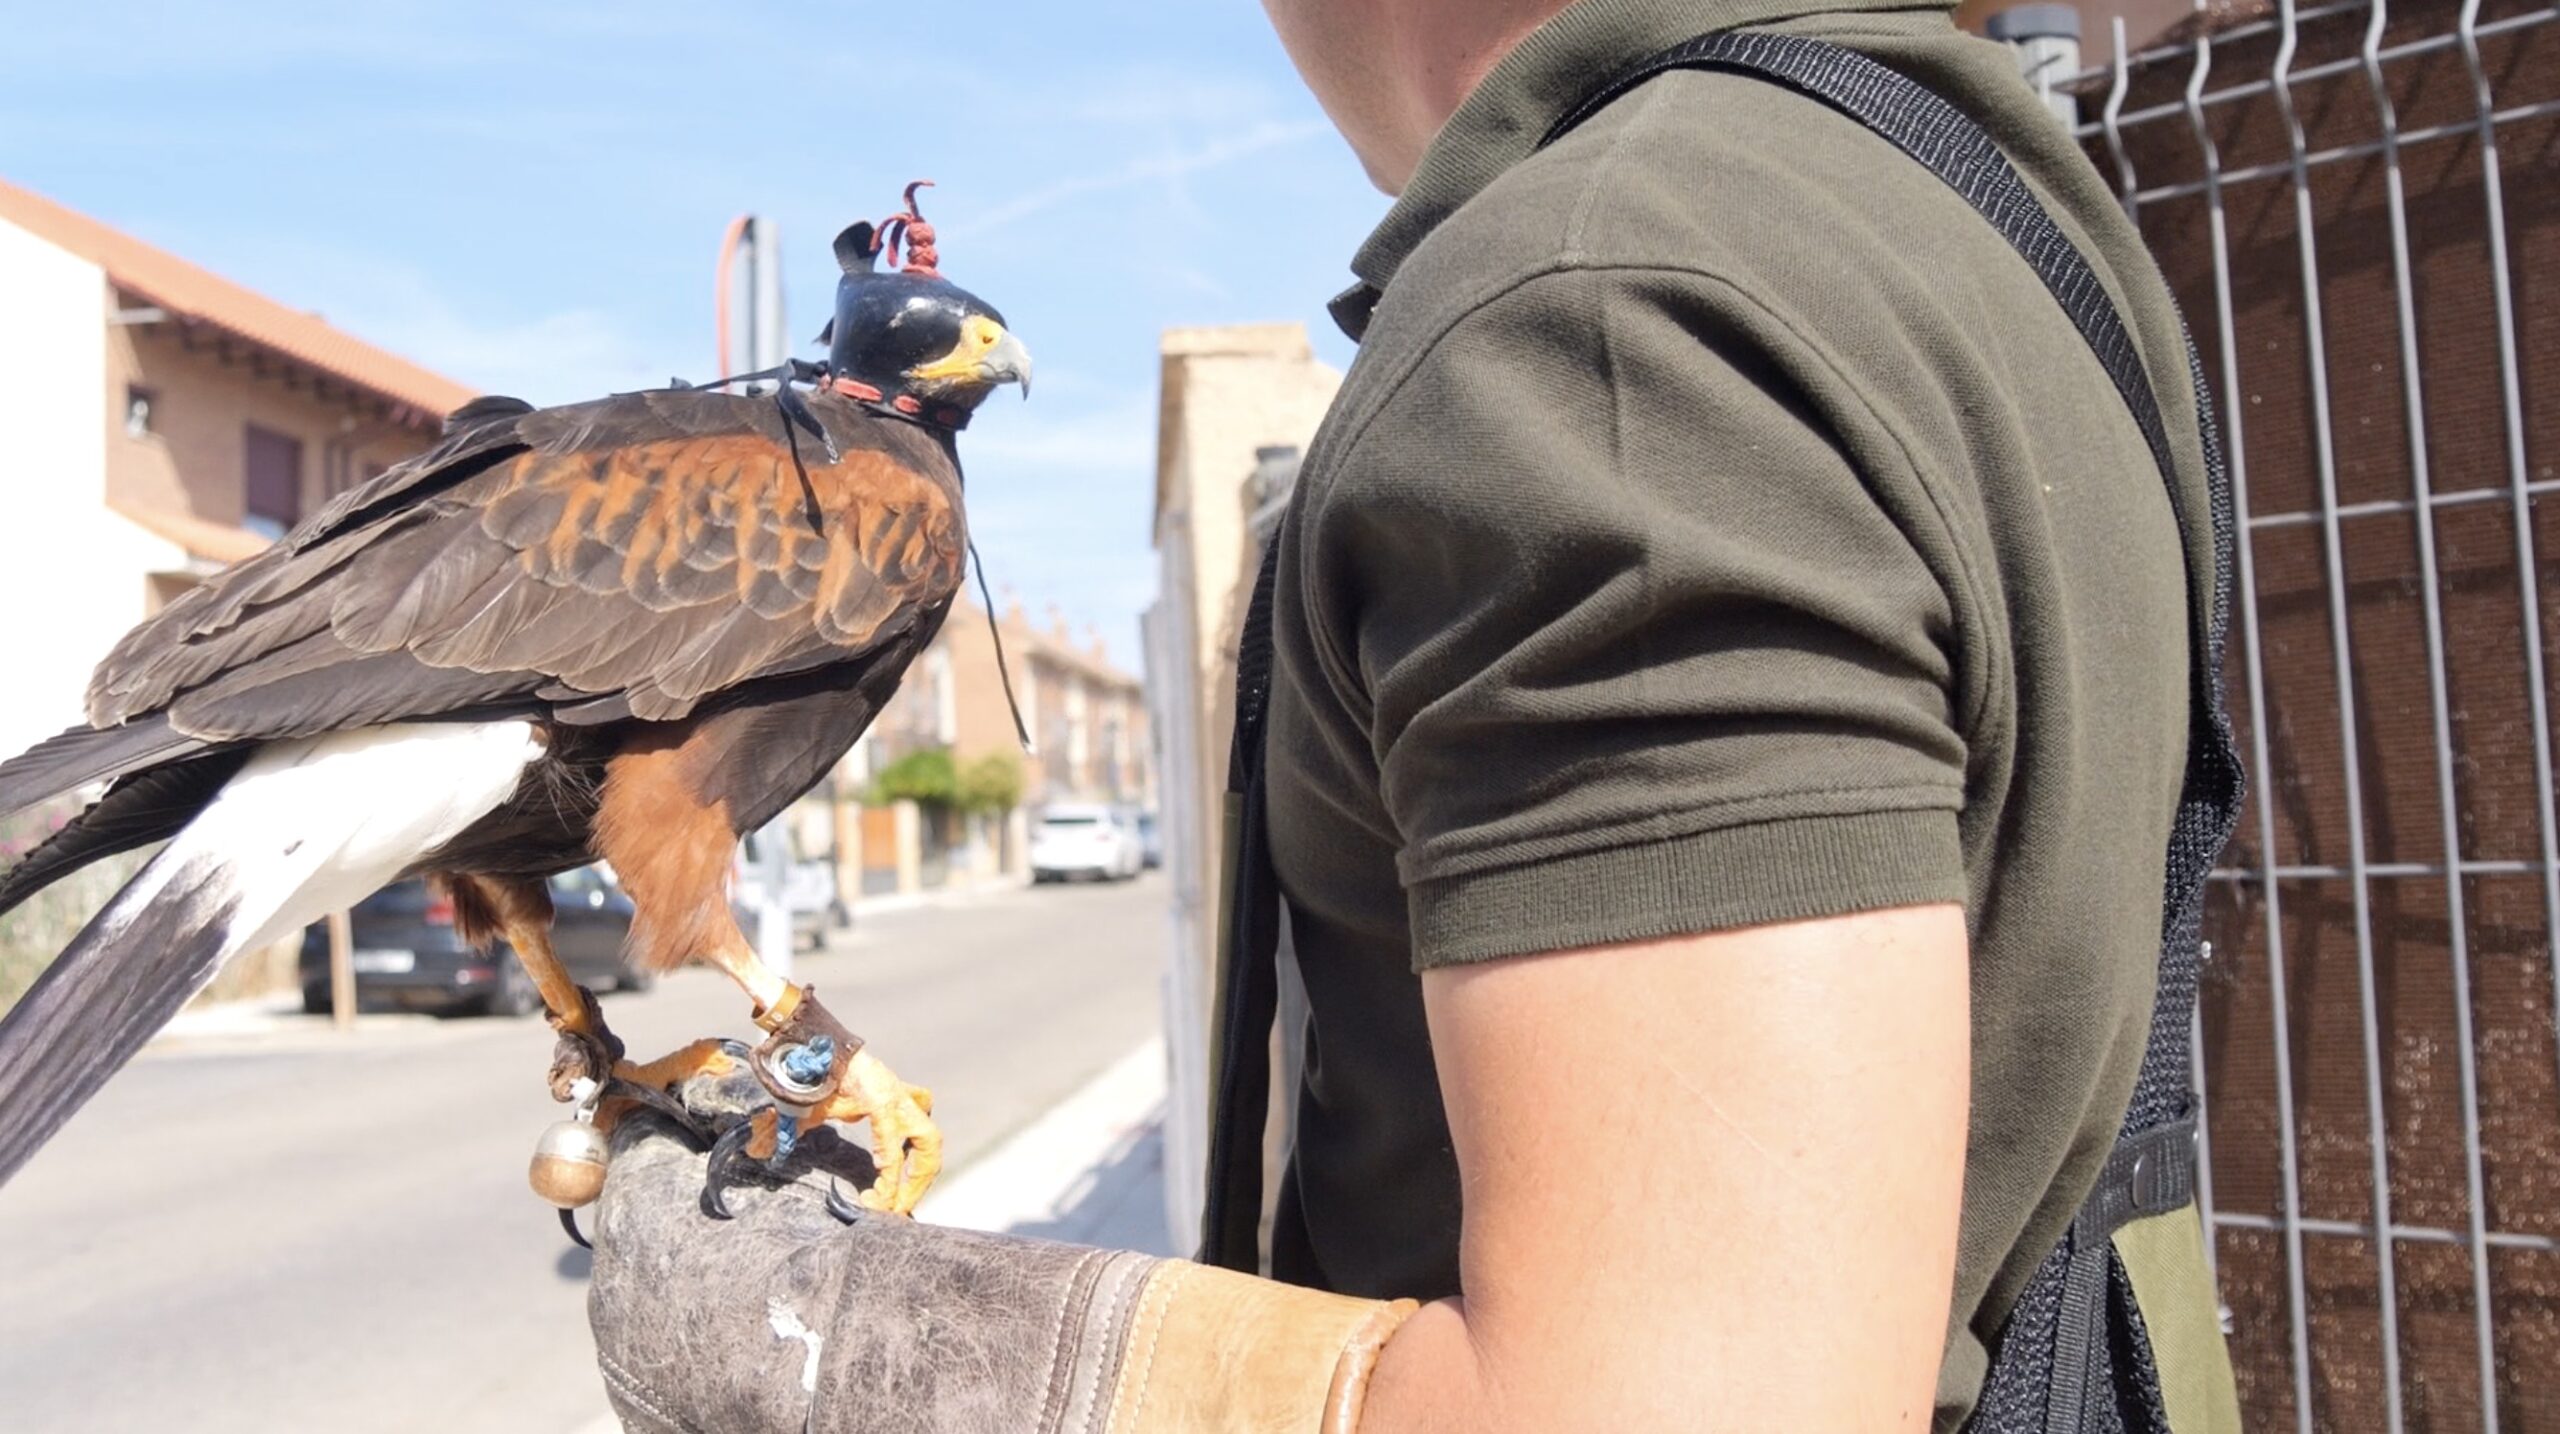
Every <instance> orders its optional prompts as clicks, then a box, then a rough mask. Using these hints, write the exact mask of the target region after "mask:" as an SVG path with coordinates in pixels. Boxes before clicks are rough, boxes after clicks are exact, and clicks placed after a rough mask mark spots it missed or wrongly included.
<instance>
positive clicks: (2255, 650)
mask: <svg viewBox="0 0 2560 1434" xmlns="http://www.w3.org/2000/svg"><path fill="white" fill-rule="evenodd" d="M2195 9H2196V16H2197V19H2198V20H2199V22H2208V17H2207V14H2206V11H2205V0H2196V7H2195ZM2212 73H2213V32H2212V29H2211V26H2210V24H2209V23H2199V25H2198V27H2197V30H2196V42H2195V65H2194V67H2193V68H2192V69H2190V70H2189V71H2188V73H2187V88H2186V111H2187V124H2188V127H2189V128H2191V129H2192V130H2193V131H2194V132H2195V140H2196V148H2197V150H2198V152H2199V153H2200V154H2201V155H2202V157H2203V160H2204V195H2205V217H2206V223H2207V232H2208V233H2209V234H2210V236H2211V238H2212V241H2213V244H2212V247H2213V316H2214V330H2215V335H2216V337H2217V338H2218V339H2219V341H2220V345H2221V350H2222V352H2221V361H2220V366H2221V369H2222V394H2221V401H2222V426H2223V432H2224V433H2225V434H2226V435H2228V442H2227V445H2226V447H2227V452H2226V453H2225V455H2224V456H2225V459H2226V461H2227V462H2228V463H2229V465H2230V469H2231V497H2232V503H2233V505H2234V508H2235V512H2234V521H2233V526H2234V527H2235V528H2236V529H2237V532H2236V533H2235V535H2234V536H2235V547H2236V552H2237V558H2238V564H2239V572H2238V573H2237V574H2235V575H2234V576H2235V577H2236V579H2237V581H2236V582H2235V583H2234V584H2233V586H2234V589H2235V594H2234V595H2235V596H2236V597H2237V598H2238V599H2239V603H2240V632H2241V636H2242V638H2243V640H2244V641H2245V642H2246V644H2247V646H2248V653H2249V659H2248V668H2247V681H2248V687H2249V765H2250V768H2251V770H2253V771H2255V772H2257V773H2258V774H2259V781H2260V782H2261V784H2263V783H2264V782H2265V780H2266V773H2267V771H2268V765H2267V679H2266V662H2265V657H2266V647H2265V645H2264V639H2263V637H2262V636H2261V634H2260V632H2259V629H2258V582H2257V566H2256V559H2255V558H2254V556H2253V553H2254V551H2255V548H2256V539H2255V538H2254V537H2253V536H2252V535H2251V533H2250V529H2249V457H2248V453H2249V446H2248V443H2247V442H2246V441H2245V440H2246V434H2245V432H2244V430H2243V425H2242V418H2243V411H2242V407H2241V403H2240V348H2239V339H2238V336H2237V333H2236V326H2235V325H2234V323H2233V320H2232V310H2231V234H2230V224H2229V219H2228V215H2227V213H2226V211H2225V210H2224V208H2223V204H2222V151H2221V148H2220V147H2219V146H2217V145H2216V144H2215V143H2214V142H2213V130H2212V127H2211V126H2210V125H2209V124H2208V123H2207V122H2206V120H2205V112H2204V86H2205V81H2206V79H2207V78H2208V77H2210V76H2211V75H2212ZM2250 805H2251V806H2253V807H2255V808H2256V810H2257V818H2258V821H2257V827H2258V831H2257V835H2258V871H2257V881H2258V892H2259V896H2260V898H2261V900H2262V901H2263V902H2264V909H2265V912H2266V940H2267V997H2268V1004H2269V1006H2270V1007H2271V1008H2272V1014H2273V1020H2272V1022H2271V1024H2272V1026H2273V1028H2274V1031H2273V1034H2274V1041H2275V1050H2274V1056H2275V1074H2276V1170H2277V1176H2278V1179H2279V1183H2280V1185H2281V1188H2282V1194H2283V1200H2284V1209H2283V1212H2282V1216H2281V1220H2280V1222H2279V1223H2280V1224H2281V1225H2282V1227H2283V1239H2284V1274H2285V1290H2286V1316H2287V1320H2288V1323H2289V1329H2288V1333H2289V1335H2290V1337H2291V1340H2292V1355H2293V1421H2294V1426H2295V1428H2296V1429H2297V1430H2298V1431H2300V1434H2312V1424H2311V1326H2310V1300H2309V1297H2308V1295H2307V1294H2306V1292H2305V1289H2304V1285H2303V1274H2302V1172H2301V1165H2300V1152H2299V1150H2298V1149H2297V1148H2296V1146H2297V1139H2296V1136H2295V1133H2294V1123H2293V1036H2292V1031H2291V1029H2290V1028H2291V1021H2290V1019H2289V1017H2288V1013H2287V1007H2286V1004H2285V983H2284V920H2283V914H2282V911H2281V906H2282V897H2281V894H2280V893H2279V892H2278V890H2277V887H2276V818H2275V808H2274V807H2273V806H2271V805H2270V804H2269V803H2268V801H2267V795H2266V789H2265V787H2264V786H2263V785H2261V786H2260V787H2259V790H2258V793H2257V795H2256V797H2255V798H2254V799H2253V800H2252V801H2251V803H2250Z"/></svg>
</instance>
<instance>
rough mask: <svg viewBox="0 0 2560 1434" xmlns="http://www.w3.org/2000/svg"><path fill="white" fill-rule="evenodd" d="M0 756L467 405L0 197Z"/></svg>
mask: <svg viewBox="0 0 2560 1434" xmlns="http://www.w3.org/2000/svg"><path fill="white" fill-rule="evenodd" d="M0 315H6V316H7V322H6V323H5V324H0V435H5V436H6V438H7V440H8V446H9V451H10V453H11V454H12V455H13V458H14V462H13V463H12V465H11V468H10V470H9V471H8V472H6V473H5V474H0V516H5V520H6V523H5V527H4V528H0V533H5V534H7V535H8V537H9V538H10V539H11V551H10V552H9V555H8V561H6V562H0V611H6V612H10V613H13V614H18V615H19V618H18V620H16V621H13V623H12V624H11V628H12V631H11V638H10V656H11V660H12V663H13V668H14V671H15V672H16V674H17V680H16V681H15V682H14V683H13V684H12V685H11V686H10V688H9V690H7V691H5V692H0V749H6V750H10V751H15V750H17V749H18V748H21V747H23V746H26V745H27V744H28V743H30V742H33V741H35V740H37V739H39V738H41V737H44V736H48V735H50V734H52V733H53V732H56V731H59V730H60V729H61V728H63V727H64V726H67V725H69V724H70V723H71V722H72V721H74V720H75V719H76V718H77V717H78V715H79V712H80V695H81V692H82V689H83V688H84V687H85V686H86V685H87V682H88V677H89V670H90V668H91V666H92V665H93V664H95V663H96V662H97V660H98V659H99V658H100V657H101V656H103V655H104V654H105V653H106V651H107V649H108V647H109V646H110V645H112V644H113V643H114V641H115V639H116V638H117V637H118V636H120V635H121V634H122V633H123V632H124V631H125V629H127V628H129V627H131V626H132V625H133V624H134V623H136V622H138V621H140V620H141V619H143V618H144V617H147V616H149V615H150V614H152V613H153V612H156V611H158V610H159V609H160V607H161V606H162V605H164V604H166V603H167V602H168V601H169V600H170V599H171V598H173V597H175V596H176V595H177V594H179V593H180V592H183V591H185V590H186V589H187V588H188V587H190V586H192V585H194V584H195V583H197V582H199V581H201V580H202V579H203V578H204V576H205V575H206V574H208V573H211V572H213V571H215V570H217V569H219V568H221V567H223V566H224V565H226V564H228V563H231V562H234V561H237V560H238V559H240V558H244V557H247V556H248V555H250V554H252V553H254V552H256V551H257V550H258V549H260V548H262V547H264V546H266V544H267V543H268V542H269V541H271V540H272V539H274V538H276V537H278V536H280V535H281V534H282V533H283V532H284V531H285V530H286V529H288V528H290V527H292V526H293V525H294V523H295V522H297V521H299V519H300V518H301V517H302V515H303V514H304V513H307V512H309V511H311V510H312V509H313V508H315V507H316V506H318V505H319V504H321V503H323V502H325V501H327V499H328V498H329V497H330V496H331V495H333V494H335V493H337V492H339V491H341V490H342V489H345V488H347V487H350V486H352V485H354V484H356V483H359V482H362V481H363V480H365V479H366V478H368V477H371V476H372V475H374V474H376V473H379V472H381V471H383V469H385V468H387V467H389V466H390V465H391V464H393V463H396V462H398V461H399V460H401V459H402V458H405V457H407V456H409V455H410V454H412V453H415V452H417V451H419V450H420V449H422V448H424V447H426V446H427V445H428V444H429V443H431V442H433V441H434V439H435V436H436V433H437V429H438V426H439V424H440V423H441V420H442V418H443V415H444V414H445V413H447V412H449V411H450V410H452V409H453V408H456V407H458V406H460V405H461V404H463V403H465V402H467V401H469V400H470V399H471V398H472V397H473V392H472V390H471V389H469V388H466V387H464V386H463V385H461V384H458V383H455V382H453V381H452V380H450V379H446V378H443V377H441V376H439V375H437V374H434V373H430V372H428V371H427V370H425V369H423V368H420V367H418V366H417V365H415V364H412V363H410V362H408V361H407V360H405V359H401V358H399V357H397V356H396V355H393V354H390V353H386V352H384V351H383V350H381V349H378V348H375V347H373V346H371V345H369V344H366V343H364V342H363V341H361V340H359V339H356V338H354V337H352V336H350V335H348V334H345V333H343V332H341V331H339V330H337V329H334V328H332V327H330V326H329V325H328V324H327V323H325V322H323V321H322V320H320V319H319V318H318V317H316V316H314V315H311V314H308V313H304V312H300V311H298V310H294V309H291V308H288V307H286V306H285V305H284V304H281V303H278V302H276V301H275V300H272V299H269V298H266V297H264V296H263V295H260V294H257V293H253V292H252V291H250V290H248V289H246V288H243V287H241V286H239V285H237V284H233V283H231V282H229V281H228V280H225V279H222V278H220V277H218V276H216V275H214V274H211V273H208V272H206V271H205V270H203V269H201V268H198V267H196V266H195V265H193V264H190V263H188V262H186V261H185V260H183V259H180V258H178V257H176V256H175V255H172V254H169V253H166V252H164V251H162V250H159V249H155V248H153V247H151V246H150V245H147V244H144V243H142V242H141V241H139V240H137V239H134V238H132V237H131V236H129V235H126V234H122V233H119V232H117V231H116V230H114V229H111V228H109V227H107V226H106V225H104V224H101V223H99V222H97V221H96V220H94V219H90V218H89V217H87V216H85V215H82V214H78V213H75V212H74V211H72V210H69V209H65V208H63V207H62V206H60V205H58V204H55V203H52V202H51V201H49V200H46V199H44V198H42V197H40V196H37V195H35V194H31V193H29V192H27V191H26V190H23V189H18V188H16V187H14V186H11V185H9V184H7V183H5V182H0Z"/></svg>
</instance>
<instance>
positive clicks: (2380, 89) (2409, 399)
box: [2363, 0, 2498, 1434]
mask: <svg viewBox="0 0 2560 1434" xmlns="http://www.w3.org/2000/svg"><path fill="white" fill-rule="evenodd" d="M2388 11H2389V0H2373V9H2372V12H2371V13H2370V14H2369V15H2368V16H2367V17H2366V19H2365V29H2364V49H2363V59H2364V77H2365V84H2366V86H2367V88H2369V89H2370V90H2372V92H2373V107H2374V111H2375V114H2376V115H2377V117H2378V118H2379V119H2380V121H2381V124H2382V176H2383V198H2384V210H2385V214H2386V216H2387V218H2388V220H2389V222H2390V226H2391V291H2392V302H2393V304H2394V305H2395V307H2396V310H2397V316H2398V321H2399V326H2400V407H2401V421H2402V422H2403V423H2404V424H2406V425H2407V426H2408V429H2409V486H2410V491H2411V494H2412V496H2413V497H2414V498H2415V499H2416V504H2417V506H2416V510H2415V513H2414V517H2415V519H2416V522H2417V531H2418V579H2419V597H2420V601H2421V604H2422V606H2423V610H2424V612H2425V614H2426V622H2427V707H2428V716H2429V718H2430V720H2431V721H2432V722H2433V723H2434V728H2435V743H2436V808H2437V814H2438V824H2439V838H2440V840H2441V843H2442V846H2443V849H2444V871H2445V877H2444V901H2445V937H2446V946H2445V950H2446V954H2447V957H2448V959H2449V960H2450V961H2451V963H2452V967H2453V1020H2454V1038H2455V1040H2456V1042H2457V1043H2458V1054H2457V1066H2458V1069H2459V1070H2460V1072H2461V1079H2462V1158H2463V1181H2464V1189H2465V1194H2466V1198H2467V1200H2468V1204H2469V1211H2470V1222H2469V1228H2470V1235H2471V1249H2470V1257H2471V1303H2472V1338H2473V1342H2474V1344H2475V1346H2476V1348H2477V1352H2478V1358H2479V1362H2480V1427H2481V1430H2482V1431H2483V1434H2498V1338H2497V1327H2496V1323H2495V1318H2494V1315H2493V1313H2492V1309H2491V1305H2490V1302H2489V1245H2488V1192H2487V1185H2486V1181H2485V1179H2484V1178H2483V1174H2482V1169H2481V1158H2480V1062H2479V1051H2478V1047H2477V1043H2476V1038H2475V1037H2474V1035H2473V1031H2472V1010H2471V928H2470V919H2469V915H2468V912H2467V910H2466V906H2465V902H2464V899H2463V890H2462V813H2461V808H2460V805H2459V802H2458V798H2457V789H2456V786H2455V783H2454V772H2453V714H2452V700H2451V696H2450V693H2449V691H2448V684H2447V682H2446V679H2445V634H2444V601H2443V593H2442V590H2441V588H2440V587H2439V586H2438V576H2437V567H2436V513H2435V503H2434V501H2433V500H2434V497H2435V477H2434V472H2433V469H2432V465H2431V464H2430V462H2429V454H2428V450H2427V404H2426V383H2425V378H2424V375H2423V373H2422V371H2421V369H2420V367H2419V359H2418V310H2417V286H2416V284H2415V282H2414V281H2413V279H2412V278H2411V275H2410V269H2409V203H2408V192H2407V186H2406V184H2405V183H2404V182H2403V179H2402V175H2401V170H2400V112H2399V109H2398V107H2397V106H2395V105H2393V104H2392V102H2391V86H2390V82H2389V81H2388V79H2387V78H2386V77H2385V76H2384V75H2383V73H2382V32H2383V29H2384V27H2385V26H2386V25H2387V24H2388V23H2389V14H2388Z"/></svg>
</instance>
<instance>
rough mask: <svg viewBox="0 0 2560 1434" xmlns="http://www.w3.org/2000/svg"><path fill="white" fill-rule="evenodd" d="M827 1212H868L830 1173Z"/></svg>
mask: <svg viewBox="0 0 2560 1434" xmlns="http://www.w3.org/2000/svg"><path fill="white" fill-rule="evenodd" d="M560 1213H561V1214H563V1215H566V1214H568V1213H569V1212H568V1211H566V1210H563V1211H561V1212H560ZM827 1213H828V1214H830V1215H833V1216H835V1217H836V1218H837V1219H839V1220H841V1221H843V1222H844V1223H846V1224H848V1225H852V1224H857V1223H859V1222H860V1221H861V1219H862V1217H863V1216H865V1215H867V1214H869V1213H870V1212H869V1211H867V1210H865V1209H863V1208H862V1206H861V1205H860V1204H859V1203H857V1202H855V1201H852V1200H848V1199H846V1198H845V1196H844V1187H843V1186H841V1185H839V1184H837V1183H836V1178H835V1177H834V1176H832V1175H830V1176H828V1177H827Z"/></svg>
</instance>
